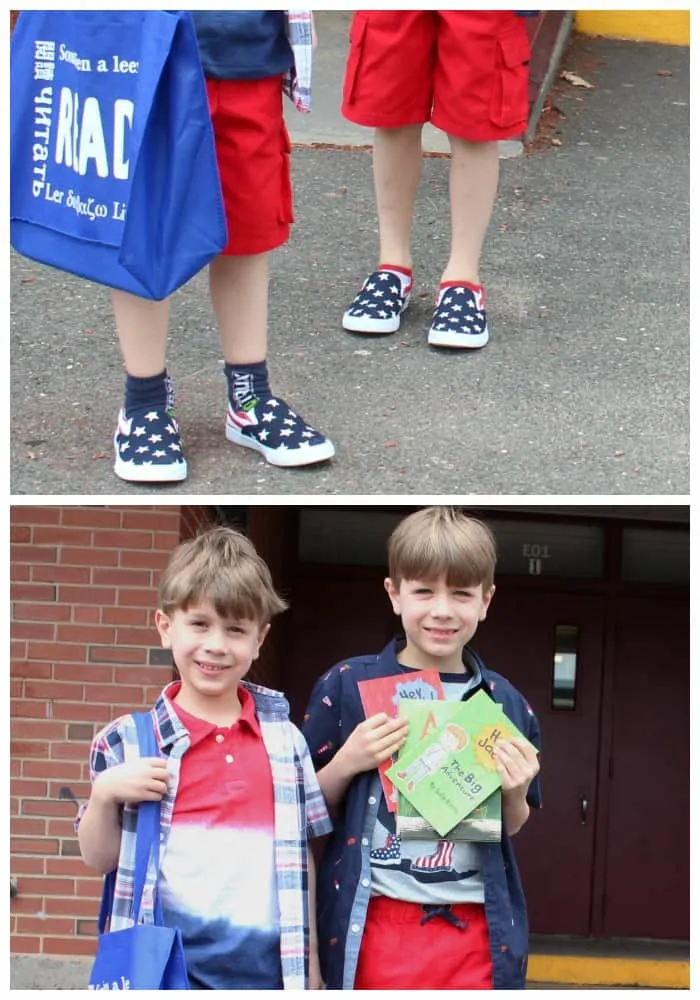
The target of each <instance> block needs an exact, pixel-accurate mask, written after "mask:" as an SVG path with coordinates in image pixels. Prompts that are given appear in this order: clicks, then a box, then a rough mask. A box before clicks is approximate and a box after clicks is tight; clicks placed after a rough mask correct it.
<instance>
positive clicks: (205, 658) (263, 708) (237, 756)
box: [77, 528, 331, 989]
mask: <svg viewBox="0 0 700 1000" xmlns="http://www.w3.org/2000/svg"><path fill="white" fill-rule="evenodd" d="M285 606H286V605H285V603H284V601H282V600H281V598H280V597H279V596H278V595H277V594H276V593H275V590H274V588H273V585H272V581H271V578H270V573H269V570H268V568H267V566H266V565H265V563H264V562H263V561H262V559H260V557H259V556H258V555H257V553H256V552H255V549H254V548H253V546H252V545H251V543H250V542H249V541H248V540H247V539H246V538H244V537H243V536H241V535H239V534H238V533H237V532H235V531H233V530H231V529H228V528H217V529H213V530H211V531H209V532H207V533H205V534H203V535H201V536H200V537H198V538H195V539H193V540H190V541H187V542H184V543H183V544H181V545H180V546H178V548H177V549H176V550H175V552H174V553H173V555H172V557H171V559H170V562H169V564H168V566H167V568H166V570H165V572H164V574H163V577H162V580H161V585H160V601H159V608H158V610H157V611H156V625H157V628H158V631H159V633H160V637H161V642H162V645H163V646H164V647H165V648H167V649H170V650H171V651H172V655H173V661H174V663H175V667H176V669H177V671H178V673H179V677H180V679H179V680H178V681H175V682H174V683H172V684H169V685H168V686H167V687H166V688H165V689H164V691H163V692H162V694H161V695H160V697H159V698H158V701H157V702H156V704H155V706H154V707H153V709H152V710H151V716H152V719H153V725H154V728H155V730H156V734H157V739H158V744H159V748H160V754H161V755H160V756H159V757H156V758H141V757H139V756H138V738H137V736H136V732H135V725H134V722H133V719H132V718H131V716H122V717H121V718H119V719H117V720H116V721H114V722H112V723H110V724H109V725H108V726H106V727H105V728H104V729H102V730H101V732H99V733H98V734H97V735H96V737H95V739H94V741H93V744H92V748H91V753H90V776H91V780H92V790H91V794H90V798H89V800H88V802H87V803H86V805H85V806H83V807H82V809H81V811H80V813H79V816H78V820H77V826H78V838H79V842H80V850H81V853H82V856H83V858H84V860H85V861H86V863H87V864H89V865H90V866H91V867H93V868H96V869H97V870H98V871H100V872H103V873H107V872H111V871H113V870H115V869H116V872H117V876H116V889H115V896H114V906H113V913H112V920H111V926H110V930H112V931H114V930H120V929H123V928H125V927H129V926H131V923H132V918H131V909H132V904H133V900H132V894H133V884H132V878H131V874H132V873H133V863H134V851H135V830H136V814H137V811H138V810H137V806H138V803H139V802H142V801H160V803H161V856H160V869H159V871H158V873H156V872H154V871H153V870H152V867H151V870H149V872H148V876H147V880H146V890H145V894H144V909H145V918H144V919H145V921H146V922H152V921H153V895H152V893H153V887H154V885H155V883H156V878H157V884H158V892H159V896H160V899H161V902H162V906H163V911H164V918H165V923H166V924H167V925H168V926H176V927H179V928H180V930H181V932H182V936H183V943H184V949H185V957H186V961H187V968H188V975H189V979H190V985H191V987H192V988H196V989H283V988H284V989H303V988H321V985H322V984H321V979H320V972H319V963H318V955H317V941H316V923H315V904H314V898H315V885H314V882H315V877H314V875H315V872H314V865H313V859H312V857H311V853H310V851H309V848H308V840H310V839H311V838H313V837H317V836H320V835H322V834H324V833H327V832H328V831H329V830H330V828H331V824H330V821H329V819H328V813H327V811H326V808H325V805H324V801H323V797H322V795H321V792H320V789H319V786H318V782H317V779H316V776H315V774H314V769H313V765H312V763H311V758H310V756H309V751H308V748H307V745H306V743H305V741H304V739H303V737H302V735H301V733H300V732H299V730H298V729H297V728H296V727H295V726H293V725H292V723H291V722H290V721H289V705H288V703H287V701H286V699H285V698H284V697H283V696H282V695H281V694H279V693H278V692H275V691H271V690H269V689H267V688H263V687H260V686H259V685H255V684H251V683H247V682H245V681H244V680H243V678H244V677H245V675H246V674H247V672H248V670H249V669H250V666H251V664H252V663H253V661H254V660H255V659H256V658H257V656H258V653H259V650H260V647H261V645H262V643H263V641H264V639H265V636H266V635H267V632H268V630H269V628H270V624H269V623H270V620H271V618H272V617H273V616H274V615H275V614H277V613H279V612H280V611H283V610H284V608H285ZM143 912H144V910H143V909H142V913H143Z"/></svg>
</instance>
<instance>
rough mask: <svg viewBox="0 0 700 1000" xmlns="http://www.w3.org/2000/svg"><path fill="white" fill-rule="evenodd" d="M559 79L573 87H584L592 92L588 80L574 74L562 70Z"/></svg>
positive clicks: (591, 85)
mask: <svg viewBox="0 0 700 1000" xmlns="http://www.w3.org/2000/svg"><path fill="white" fill-rule="evenodd" d="M561 78H562V80H566V81H567V83H570V84H571V85H572V86H574V87H586V88H587V89H588V90H593V84H592V83H589V82H588V80H584V79H583V77H582V76H578V75H577V74H576V73H570V72H569V70H568V69H565V70H564V72H563V73H562V74H561Z"/></svg>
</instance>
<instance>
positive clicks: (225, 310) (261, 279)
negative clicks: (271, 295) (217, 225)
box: [209, 253, 268, 365]
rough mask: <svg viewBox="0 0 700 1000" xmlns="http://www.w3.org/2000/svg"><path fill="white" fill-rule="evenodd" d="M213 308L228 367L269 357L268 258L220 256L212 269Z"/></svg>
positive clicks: (264, 256)
mask: <svg viewBox="0 0 700 1000" xmlns="http://www.w3.org/2000/svg"><path fill="white" fill-rule="evenodd" d="M209 291H210V293H211V304H212V308H213V309H214V314H215V315H216V319H217V322H218V324H219V335H220V337H221V350H222V353H223V356H224V361H227V362H228V363H229V364H238V365H243V364H254V363H255V362H257V361H263V360H264V359H265V357H266V356H267V291H268V267H267V254H266V253H261V254H255V255H251V256H243V257H231V256H224V255H222V256H220V257H217V258H216V259H215V260H213V261H212V262H211V264H210V265H209Z"/></svg>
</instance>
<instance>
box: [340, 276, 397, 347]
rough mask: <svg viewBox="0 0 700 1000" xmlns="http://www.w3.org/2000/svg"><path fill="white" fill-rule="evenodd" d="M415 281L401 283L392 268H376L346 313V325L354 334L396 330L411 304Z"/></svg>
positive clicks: (344, 322) (344, 318)
mask: <svg viewBox="0 0 700 1000" xmlns="http://www.w3.org/2000/svg"><path fill="white" fill-rule="evenodd" d="M412 285H413V281H412V280H409V281H408V283H404V282H402V280H401V278H400V277H399V276H398V274H395V273H394V272H393V271H382V270H379V271H374V272H373V273H372V274H370V275H369V277H367V278H366V279H365V282H364V284H363V285H362V288H361V289H360V291H359V292H358V293H357V295H356V296H355V298H354V299H353V301H352V302H351V303H350V305H349V307H348V309H347V310H346V312H345V315H344V316H343V326H344V327H345V329H346V330H351V331H353V332H354V333H393V332H395V331H396V330H398V328H399V324H400V322H401V314H402V313H403V311H404V309H405V308H406V306H407V305H408V300H409V298H410V295H411V288H412Z"/></svg>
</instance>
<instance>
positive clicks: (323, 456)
mask: <svg viewBox="0 0 700 1000" xmlns="http://www.w3.org/2000/svg"><path fill="white" fill-rule="evenodd" d="M192 16H193V19H194V24H195V29H196V31H197V39H198V43H199V49H200V55H201V59H202V65H203V68H204V74H205V77H206V85H207V92H208V97H209V109H210V113H211V118H212V125H213V129H214V138H215V142H216V154H217V161H218V166H219V175H220V179H221V187H222V193H223V199H224V208H225V211H226V220H227V224H228V236H229V240H228V244H227V246H226V247H225V248H224V250H223V252H222V253H221V254H220V255H219V256H218V257H216V258H215V259H214V260H213V261H212V262H211V264H210V266H209V290H210V297H211V303H212V307H213V310H214V313H215V315H216V320H217V323H218V326H219V335H220V340H221V349H222V353H223V357H224V373H225V375H226V380H227V387H228V411H227V415H226V427H225V433H226V438H227V439H228V440H229V441H232V442H234V443H235V444H239V445H242V446H244V447H246V448H251V449H254V450H256V451H258V452H260V453H261V454H262V455H263V457H264V458H265V459H266V461H268V462H269V463H270V464H271V465H276V466H285V467H295V466H301V465H311V464H314V463H317V462H324V461H326V460H328V459H330V458H332V457H333V455H334V454H335V449H334V447H333V444H332V443H331V441H330V440H329V439H328V438H327V437H326V436H325V435H323V434H322V433H321V432H320V431H317V430H315V429H314V428H313V427H311V426H310V425H309V424H307V423H306V421H305V420H303V419H302V417H301V416H299V414H298V413H296V412H295V411H294V410H293V409H292V408H291V407H290V406H289V405H288V404H287V403H286V402H285V401H284V400H283V399H281V398H280V397H279V396H275V395H274V394H273V393H272V390H271V389H270V383H269V375H268V370H267V298H268V283H269V278H268V259H267V256H268V253H269V251H271V250H274V249H275V248H277V247H279V246H282V245H283V244H284V243H286V242H287V240H288V238H289V232H290V225H291V223H292V222H293V221H294V216H293V209H292V188H291V177H290V163H289V154H290V144H289V137H288V135H287V130H286V127H285V123H284V116H283V113H282V94H283V89H284V91H285V92H286V93H287V94H288V95H289V96H290V97H291V98H292V100H293V101H294V103H295V105H296V107H297V108H298V109H299V110H302V111H308V110H309V109H310V84H311V50H312V21H311V12H310V11H193V12H192ZM193 196H194V197H196V178H195V189H194V190H193ZM112 305H113V308H114V317H115V323H116V327H117V336H118V339H119V345H120V348H121V352H122V357H123V360H124V366H125V368H126V373H127V374H126V391H125V399H124V405H123V407H122V409H121V411H120V413H119V418H118V422H117V430H116V433H115V437H114V450H115V460H114V471H115V473H116V474H117V476H119V477H120V478H121V479H125V480H127V481H129V482H136V483H138V482H158V483H160V482H176V481H181V480H184V479H185V478H186V477H187V473H188V466H187V461H186V459H185V457H184V454H183V449H182V439H181V434H180V427H179V424H178V422H177V420H176V419H175V413H174V398H175V397H174V392H173V386H172V383H171V380H170V377H169V375H168V371H167V367H166V341H167V333H168V313H169V301H165V302H151V301H148V300H145V299H141V298H138V297H137V296H135V295H130V294H129V293H128V292H123V291H113V292H112Z"/></svg>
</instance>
